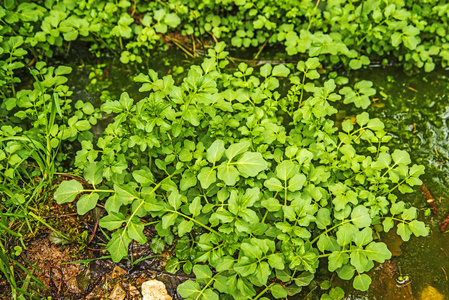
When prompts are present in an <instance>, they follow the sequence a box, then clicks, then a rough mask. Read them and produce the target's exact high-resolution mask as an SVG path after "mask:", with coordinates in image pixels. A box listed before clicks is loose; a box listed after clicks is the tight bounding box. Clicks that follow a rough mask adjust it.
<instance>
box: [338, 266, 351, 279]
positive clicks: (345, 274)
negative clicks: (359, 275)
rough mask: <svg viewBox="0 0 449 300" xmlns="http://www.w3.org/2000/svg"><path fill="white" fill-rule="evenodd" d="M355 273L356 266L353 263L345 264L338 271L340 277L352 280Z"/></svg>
mask: <svg viewBox="0 0 449 300" xmlns="http://www.w3.org/2000/svg"><path fill="white" fill-rule="evenodd" d="M354 273H355V268H354V266H351V265H344V266H343V267H342V268H341V269H339V270H338V271H337V274H338V277H340V278H341V279H343V280H350V279H351V278H352V277H353V276H354Z"/></svg>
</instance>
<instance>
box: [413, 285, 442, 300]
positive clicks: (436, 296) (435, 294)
mask: <svg viewBox="0 0 449 300" xmlns="http://www.w3.org/2000/svg"><path fill="white" fill-rule="evenodd" d="M419 299H421V300H446V297H445V296H443V295H442V294H441V293H440V292H439V291H438V290H437V289H436V288H434V287H433V286H431V285H428V286H426V287H425V288H424V289H423V290H422V292H421V295H420V297H419Z"/></svg>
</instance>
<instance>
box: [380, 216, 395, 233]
mask: <svg viewBox="0 0 449 300" xmlns="http://www.w3.org/2000/svg"><path fill="white" fill-rule="evenodd" d="M382 225H383V227H384V231H385V232H388V231H390V229H391V228H393V227H394V222H393V219H392V218H391V217H386V218H385V219H384V220H383V222H382Z"/></svg>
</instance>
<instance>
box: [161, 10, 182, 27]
mask: <svg viewBox="0 0 449 300" xmlns="http://www.w3.org/2000/svg"><path fill="white" fill-rule="evenodd" d="M164 23H165V24H167V25H168V26H170V27H171V28H176V27H177V26H178V25H179V24H181V19H180V18H179V17H178V15H177V14H175V13H169V14H166V15H165V18H164Z"/></svg>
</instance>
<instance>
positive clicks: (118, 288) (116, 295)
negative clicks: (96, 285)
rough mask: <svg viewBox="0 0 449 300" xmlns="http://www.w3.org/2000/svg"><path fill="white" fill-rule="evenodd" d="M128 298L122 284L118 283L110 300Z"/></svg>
mask: <svg viewBox="0 0 449 300" xmlns="http://www.w3.org/2000/svg"><path fill="white" fill-rule="evenodd" d="M125 297H126V292H125V291H124V290H123V289H122V287H121V286H120V283H117V284H116V285H115V287H114V289H113V290H112V292H111V294H110V295H109V298H108V299H109V300H123V299H125Z"/></svg>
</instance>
